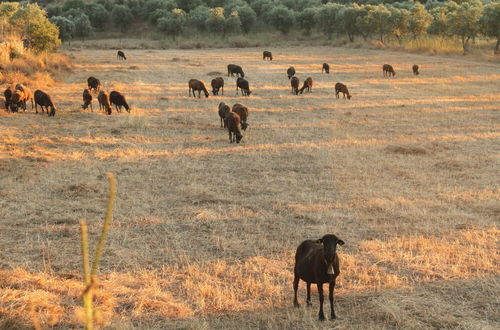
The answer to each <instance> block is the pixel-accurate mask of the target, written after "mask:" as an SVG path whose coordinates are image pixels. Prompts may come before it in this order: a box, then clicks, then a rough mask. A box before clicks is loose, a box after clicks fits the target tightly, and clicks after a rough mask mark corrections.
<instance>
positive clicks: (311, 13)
mask: <svg viewBox="0 0 500 330" xmlns="http://www.w3.org/2000/svg"><path fill="white" fill-rule="evenodd" d="M317 13H318V11H317V9H316V8H306V9H304V10H303V11H301V12H299V13H298V14H297V17H296V20H297V24H298V26H299V27H300V29H301V30H303V31H304V34H305V35H307V36H309V35H311V30H312V28H313V27H314V26H315V25H316V15H317Z"/></svg>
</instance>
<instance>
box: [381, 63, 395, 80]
mask: <svg viewBox="0 0 500 330" xmlns="http://www.w3.org/2000/svg"><path fill="white" fill-rule="evenodd" d="M382 74H383V75H384V77H390V76H391V74H392V76H393V77H394V76H395V75H396V71H394V68H393V67H392V65H390V64H384V65H383V66H382Z"/></svg>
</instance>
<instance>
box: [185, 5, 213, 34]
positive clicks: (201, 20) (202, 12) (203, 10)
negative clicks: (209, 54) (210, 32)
mask: <svg viewBox="0 0 500 330" xmlns="http://www.w3.org/2000/svg"><path fill="white" fill-rule="evenodd" d="M209 16H210V8H208V7H206V6H198V7H196V8H195V9H193V10H191V11H190V12H189V14H188V23H189V25H192V26H194V27H196V28H197V29H198V30H200V31H203V30H205V26H206V25H205V22H206V21H207V19H208V17H209Z"/></svg>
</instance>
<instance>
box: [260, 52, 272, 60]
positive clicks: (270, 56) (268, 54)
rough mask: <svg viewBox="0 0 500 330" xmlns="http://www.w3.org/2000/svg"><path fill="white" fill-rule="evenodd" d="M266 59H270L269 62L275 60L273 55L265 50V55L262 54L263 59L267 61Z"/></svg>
mask: <svg viewBox="0 0 500 330" xmlns="http://www.w3.org/2000/svg"><path fill="white" fill-rule="evenodd" d="M266 58H268V59H269V61H272V60H273V53H271V52H269V51H267V50H265V51H264V52H263V53H262V59H263V60H265V59H266Z"/></svg>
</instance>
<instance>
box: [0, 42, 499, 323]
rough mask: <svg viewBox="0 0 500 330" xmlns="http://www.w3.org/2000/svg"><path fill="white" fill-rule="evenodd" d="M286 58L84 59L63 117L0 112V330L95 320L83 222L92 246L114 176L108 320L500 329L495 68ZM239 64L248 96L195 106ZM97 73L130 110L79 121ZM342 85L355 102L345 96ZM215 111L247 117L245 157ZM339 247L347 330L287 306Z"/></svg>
mask: <svg viewBox="0 0 500 330" xmlns="http://www.w3.org/2000/svg"><path fill="white" fill-rule="evenodd" d="M272 51H273V54H274V56H275V60H274V61H272V62H263V61H262V59H261V49H245V50H235V49H224V50H207V51H195V50H193V51H190V50H184V51H182V50H175V51H159V50H132V51H128V52H127V58H129V59H130V60H129V61H127V62H124V61H121V62H118V61H116V60H115V56H116V55H115V53H114V51H104V50H99V51H98V50H86V51H74V52H73V53H72V54H69V55H70V56H71V57H72V58H73V61H74V65H75V70H74V72H73V73H72V74H71V75H70V76H69V77H67V79H66V80H65V81H64V83H54V85H53V87H52V88H50V89H47V92H49V93H50V94H51V95H52V96H53V99H54V101H55V102H56V104H57V106H58V108H59V109H60V111H59V112H58V113H57V115H56V117H55V118H48V117H47V116H41V115H35V114H34V113H33V112H29V113H26V114H24V113H20V114H15V115H12V114H7V113H5V112H0V141H1V142H2V143H1V144H0V173H1V176H0V219H1V220H0V328H5V329H11V328H23V327H33V326H36V325H37V324H40V325H42V326H44V327H49V326H53V327H55V328H72V327H75V326H77V325H78V324H81V309H80V307H79V306H80V305H81V304H80V294H81V290H82V288H83V283H82V281H81V276H80V275H79V273H80V272H79V270H80V250H79V232H78V222H79V220H80V219H82V218H86V219H88V220H89V230H90V235H91V238H92V239H93V240H95V239H96V237H97V233H98V231H99V230H100V224H101V221H102V213H103V210H104V206H105V195H106V181H105V177H104V173H105V172H107V171H111V172H114V173H116V175H117V178H118V196H117V197H118V200H117V206H116V210H115V216H114V220H113V225H112V229H111V232H110V235H109V237H108V245H107V247H106V253H105V255H104V258H103V262H102V267H101V274H102V276H100V282H99V289H98V291H97V296H96V305H97V306H98V308H99V310H100V325H103V326H107V327H109V328H111V329H132V328H140V329H146V328H147V329H151V328H171V327H180V328H196V329H200V328H201V329H209V328H265V329H283V328H301V329H304V328H324V327H326V328H331V327H333V328H339V329H344V328H369V329H372V328H412V329H416V328H464V329H495V328H498V327H500V313H499V308H498V306H499V305H498V292H499V291H500V284H499V282H498V277H499V266H498V265H499V264H500V255H499V252H498V240H499V238H500V231H499V229H498V219H499V215H500V203H499V202H500V190H499V180H498V156H499V151H500V148H499V145H500V144H499V136H500V131H499V126H500V125H499V124H500V120H499V119H500V118H499V117H500V116H499V112H498V111H499V108H500V93H499V88H498V86H499V82H500V69H499V68H498V66H496V65H493V64H488V63H480V62H472V61H466V60H458V59H447V58H443V57H427V56H419V55H407V54H400V53H392V52H386V51H374V50H353V49H343V48H333V49H332V48H322V47H314V48H310V49H300V48H279V49H272ZM323 62H329V63H330V67H331V72H332V74H330V75H321V63H323ZM228 63H237V64H240V65H242V66H243V68H244V69H245V72H246V73H247V75H248V79H249V81H250V84H251V88H252V89H253V90H254V94H252V96H251V97H250V98H242V97H240V96H238V97H237V96H235V90H234V79H233V78H230V79H227V78H226V88H225V96H223V97H222V96H219V97H212V96H211V97H210V98H208V99H205V98H203V99H192V98H191V99H190V98H188V97H187V81H188V80H189V79H190V78H198V79H202V80H204V81H205V82H206V84H207V86H209V84H210V80H211V79H212V77H213V72H216V71H219V72H222V73H224V72H225V71H226V65H227V64H228ZM383 63H391V64H392V65H393V66H394V67H395V70H396V72H397V75H396V78H395V79H386V78H383V77H382V72H381V66H382V64H383ZM413 63H417V64H419V65H420V67H421V75H420V76H418V77H414V76H413V75H412V74H411V66H412V65H413ZM289 65H294V66H295V68H296V69H297V75H298V77H299V78H300V79H301V82H302V81H303V79H305V78H306V77H307V76H311V77H313V79H314V81H315V84H314V88H313V93H312V94H307V95H302V96H298V97H297V96H293V95H291V94H290V88H289V80H288V79H287V77H286V74H285V71H286V68H287V67H288V66H289ZM90 75H94V76H96V77H98V78H100V79H101V81H102V82H103V83H104V87H105V89H106V90H112V89H117V90H120V91H122V92H124V93H125V94H126V95H127V96H128V99H129V101H130V103H131V105H132V108H133V110H132V113H131V114H130V115H128V114H118V115H117V114H115V113H114V114H113V115H112V116H105V115H103V114H102V113H100V112H99V111H96V110H94V112H93V113H90V112H89V111H82V110H81V108H80V104H81V92H82V90H83V88H84V87H85V85H86V84H85V81H86V78H87V77H88V76H90ZM337 81H341V82H344V83H346V84H347V86H348V87H349V89H350V91H351V93H352V95H353V99H352V100H350V101H347V100H343V99H340V100H337V99H335V97H334V94H333V86H334V84H335V82H337ZM221 101H224V102H226V103H231V104H233V103H236V102H242V103H244V104H246V105H247V106H248V107H249V109H250V116H249V123H250V128H249V129H248V130H247V131H246V132H244V138H243V142H242V144H240V145H232V144H229V143H228V137H227V132H225V131H224V130H222V129H221V128H220V127H219V120H218V115H217V105H218V103H219V102H221ZM94 105H95V106H96V107H97V103H94ZM325 233H335V234H337V235H338V236H340V237H341V238H342V239H343V240H345V241H346V243H347V244H346V245H345V246H344V247H342V248H341V249H340V258H341V268H342V274H341V275H340V277H339V280H338V290H337V297H338V299H337V307H338V308H337V311H338V312H337V314H338V315H339V317H340V319H339V320H337V321H335V322H334V323H332V322H330V321H328V322H327V323H319V322H318V321H316V318H317V305H318V302H317V294H316V291H315V290H314V297H313V305H314V307H313V308H310V309H308V308H301V309H294V308H292V307H291V306H292V304H291V301H292V288H291V280H292V268H293V255H294V249H295V248H296V246H297V245H298V244H299V243H300V242H301V241H302V240H303V239H307V238H317V237H319V236H321V235H323V234H325ZM93 245H94V244H91V246H93ZM304 291H305V290H304V285H303V284H301V288H300V295H301V296H300V300H301V301H304V298H305V297H304V296H305V293H304Z"/></svg>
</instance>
